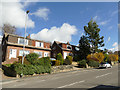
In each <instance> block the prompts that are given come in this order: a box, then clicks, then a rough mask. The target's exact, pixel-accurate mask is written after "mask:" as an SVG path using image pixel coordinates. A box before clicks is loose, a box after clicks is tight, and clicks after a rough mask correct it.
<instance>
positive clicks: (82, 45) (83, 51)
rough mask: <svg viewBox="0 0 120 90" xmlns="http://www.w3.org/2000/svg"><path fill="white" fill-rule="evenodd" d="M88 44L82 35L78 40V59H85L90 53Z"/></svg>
mask: <svg viewBox="0 0 120 90" xmlns="http://www.w3.org/2000/svg"><path fill="white" fill-rule="evenodd" d="M90 53H91V52H90V44H89V42H88V39H87V38H86V37H85V36H82V37H81V38H80V40H79V51H78V55H79V59H80V60H82V59H86V57H87V55H88V54H90Z"/></svg>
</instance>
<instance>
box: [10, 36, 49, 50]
mask: <svg viewBox="0 0 120 90" xmlns="http://www.w3.org/2000/svg"><path fill="white" fill-rule="evenodd" d="M18 38H23V39H24V37H16V36H11V35H9V36H8V42H11V43H18ZM27 40H28V45H29V46H35V42H36V41H37V42H43V41H39V40H32V39H27ZM43 43H44V48H50V43H49V42H43Z"/></svg>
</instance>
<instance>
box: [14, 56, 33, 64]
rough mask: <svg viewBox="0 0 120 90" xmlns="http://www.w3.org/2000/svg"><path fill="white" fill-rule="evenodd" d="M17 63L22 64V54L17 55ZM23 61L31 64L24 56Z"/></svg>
mask: <svg viewBox="0 0 120 90" xmlns="http://www.w3.org/2000/svg"><path fill="white" fill-rule="evenodd" d="M15 63H17V62H15ZM18 63H21V64H22V56H18ZM23 63H24V64H27V65H30V64H31V63H30V62H29V61H28V60H26V58H24V62H23Z"/></svg>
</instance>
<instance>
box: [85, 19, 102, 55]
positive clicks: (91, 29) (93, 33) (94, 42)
mask: <svg viewBox="0 0 120 90" xmlns="http://www.w3.org/2000/svg"><path fill="white" fill-rule="evenodd" d="M84 31H85V35H86V37H87V38H88V41H89V43H90V45H91V52H92V53H95V52H97V51H98V48H99V47H103V46H104V43H103V42H104V40H103V38H104V37H103V36H102V37H100V35H99V32H100V29H99V28H98V25H97V24H96V22H95V21H93V20H92V19H91V20H90V21H89V22H88V26H84Z"/></svg>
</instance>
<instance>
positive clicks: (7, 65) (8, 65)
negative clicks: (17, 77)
mask: <svg viewBox="0 0 120 90" xmlns="http://www.w3.org/2000/svg"><path fill="white" fill-rule="evenodd" d="M3 65H4V66H6V67H11V65H12V64H3Z"/></svg>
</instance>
